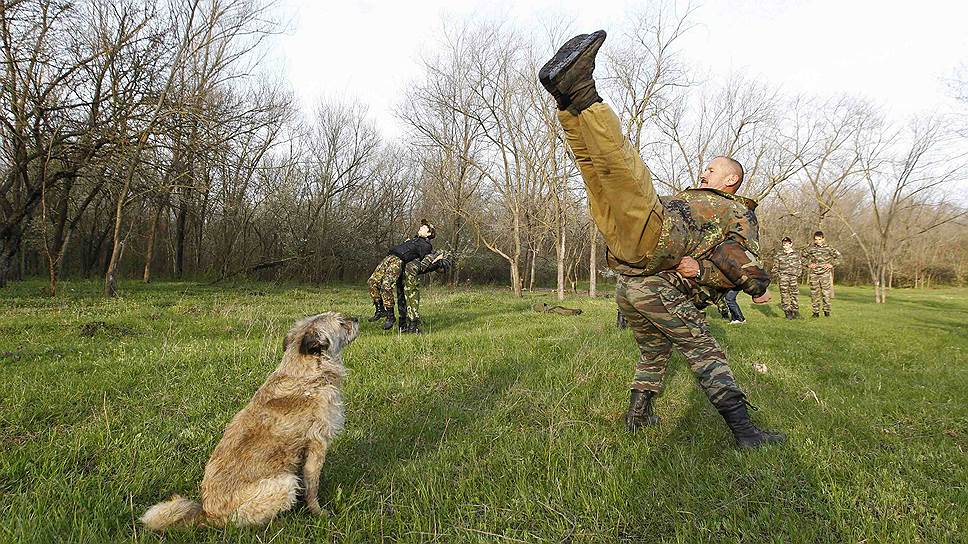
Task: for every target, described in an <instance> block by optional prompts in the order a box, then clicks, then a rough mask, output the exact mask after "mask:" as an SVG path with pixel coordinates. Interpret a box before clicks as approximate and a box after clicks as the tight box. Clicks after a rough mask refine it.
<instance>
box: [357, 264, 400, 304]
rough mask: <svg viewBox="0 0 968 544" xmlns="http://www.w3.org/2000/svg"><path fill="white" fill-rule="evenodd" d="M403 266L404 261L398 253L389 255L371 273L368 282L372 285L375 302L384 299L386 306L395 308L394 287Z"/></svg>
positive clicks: (371, 295)
mask: <svg viewBox="0 0 968 544" xmlns="http://www.w3.org/2000/svg"><path fill="white" fill-rule="evenodd" d="M402 268H403V261H401V260H400V257H397V256H396V255H387V256H386V258H385V259H383V260H382V261H380V264H378V265H377V267H376V270H374V271H373V274H371V275H370V279H368V280H366V284H367V285H369V286H370V298H372V299H373V302H376V301H378V300H382V301H383V307H384V308H386V309H387V310H389V309H391V308H393V288H394V287H395V286H396V284H397V278H398V277H400V270H401V269H402Z"/></svg>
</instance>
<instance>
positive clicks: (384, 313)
mask: <svg viewBox="0 0 968 544" xmlns="http://www.w3.org/2000/svg"><path fill="white" fill-rule="evenodd" d="M435 236H436V229H434V226H433V225H432V224H430V223H428V222H427V221H426V220H424V221H423V222H422V223H421V225H420V228H419V229H418V230H417V235H416V236H414V237H413V238H410V239H409V240H407V241H405V242H403V243H401V244H397V245H395V246H393V247H391V248H390V250H389V251H388V252H387V253H388V255H387V256H386V257H384V259H383V260H382V261H380V264H378V265H377V267H376V269H375V270H374V271H373V274H371V275H370V278H369V279H368V280H367V281H366V283H367V285H368V286H369V288H370V298H371V299H372V300H373V306H374V308H376V311H375V312H374V314H373V316H372V317H370V319H369V321H371V322H372V321H379V320H381V319H384V318H385V319H386V320H385V322H384V323H383V330H385V331H388V330H390V329H392V328H393V326H394V325H396V322H397V319H396V315H395V314H394V310H393V288H394V286H395V285H396V282H397V278H399V277H400V272H402V271H403V267H404V265H406V264H407V263H409V262H411V261H413V260H418V259H423V258H424V257H426V256H427V255H429V254H430V253H431V252H432V251H433V250H434V247H433V245H432V244H431V243H430V240H433V239H434V237H435Z"/></svg>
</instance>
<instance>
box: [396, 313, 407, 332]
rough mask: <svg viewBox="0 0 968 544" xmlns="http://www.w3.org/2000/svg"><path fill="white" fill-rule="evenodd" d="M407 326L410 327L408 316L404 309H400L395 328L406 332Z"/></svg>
mask: <svg viewBox="0 0 968 544" xmlns="http://www.w3.org/2000/svg"><path fill="white" fill-rule="evenodd" d="M408 328H410V318H409V317H407V314H406V312H405V311H404V310H400V319H399V320H397V330H398V331H400V332H407V329H408Z"/></svg>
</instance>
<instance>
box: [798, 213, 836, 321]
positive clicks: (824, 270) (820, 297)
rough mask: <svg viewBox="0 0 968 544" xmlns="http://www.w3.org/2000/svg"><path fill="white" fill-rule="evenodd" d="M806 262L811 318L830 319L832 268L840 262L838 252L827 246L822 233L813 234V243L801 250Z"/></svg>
mask: <svg viewBox="0 0 968 544" xmlns="http://www.w3.org/2000/svg"><path fill="white" fill-rule="evenodd" d="M803 259H804V260H805V261H807V269H808V270H807V283H809V284H810V306H811V307H812V309H813V317H820V310H821V308H822V309H823V315H824V317H830V298H831V289H833V271H834V266H836V265H837V263H838V262H840V252H839V251H837V250H836V249H834V248H832V247H830V246H828V245H827V241H826V239H825V238H824V235H823V232H821V231H819V230H818V231H817V232H815V233H813V243H812V244H810V245H809V246H807V248H806V249H804V250H803Z"/></svg>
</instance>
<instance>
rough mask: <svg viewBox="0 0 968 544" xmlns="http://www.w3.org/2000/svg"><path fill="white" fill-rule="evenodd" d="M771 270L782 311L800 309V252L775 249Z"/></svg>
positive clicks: (801, 268) (801, 264)
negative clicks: (778, 289)
mask: <svg viewBox="0 0 968 544" xmlns="http://www.w3.org/2000/svg"><path fill="white" fill-rule="evenodd" d="M771 272H772V273H773V277H775V278H776V279H777V284H778V285H779V288H780V306H781V307H782V308H783V311H785V312H789V311H793V312H798V311H800V300H799V297H800V274H801V273H802V272H803V260H802V259H801V257H800V253H799V252H797V251H794V250H793V249H791V250H790V251H786V250H783V249H781V250H780V251H777V252H776V253H775V254H774V255H773V268H772V269H771Z"/></svg>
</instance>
